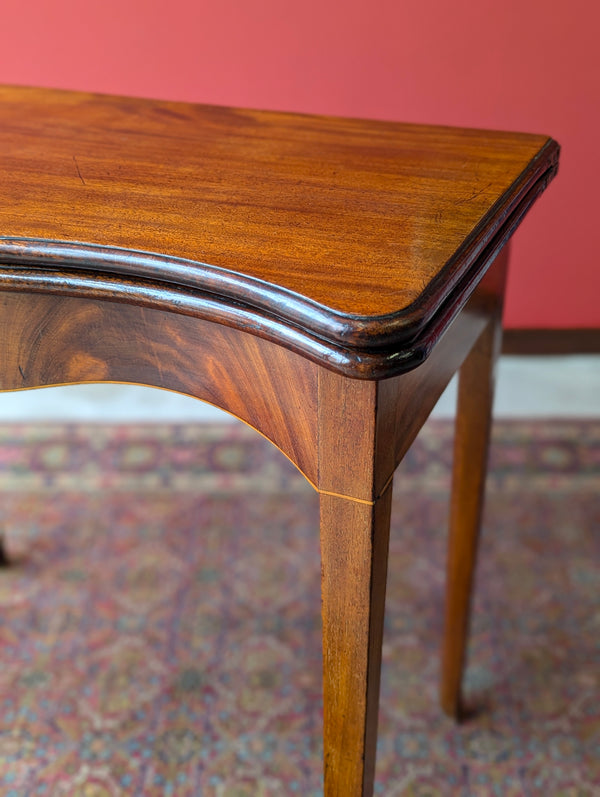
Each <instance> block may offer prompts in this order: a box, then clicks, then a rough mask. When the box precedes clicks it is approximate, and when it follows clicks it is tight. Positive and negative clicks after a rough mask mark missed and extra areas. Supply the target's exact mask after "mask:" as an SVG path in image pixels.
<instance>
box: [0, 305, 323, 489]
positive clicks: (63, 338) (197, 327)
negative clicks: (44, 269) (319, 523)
mask: <svg viewBox="0 0 600 797" xmlns="http://www.w3.org/2000/svg"><path fill="white" fill-rule="evenodd" d="M0 340H2V354H3V356H2V358H0V390H15V389H23V388H32V387H43V386H45V385H57V384H81V383H85V382H131V383H136V384H144V385H153V386H155V387H161V388H167V389H169V390H175V391H178V392H180V393H185V394H188V395H191V396H195V397H196V398H200V399H203V400H205V401H208V402H210V403H211V404H214V405H216V406H218V407H221V408H222V409H225V410H227V411H228V412H231V413H233V414H234V415H235V416H237V417H238V418H241V419H242V420H244V421H245V422H246V423H248V424H250V425H251V426H253V427H254V428H256V429H258V430H259V431H260V432H261V433H262V434H264V435H265V436H266V437H268V438H269V439H270V440H271V441H272V442H273V443H275V445H276V446H277V447H278V448H280V449H281V450H282V451H283V452H284V453H285V454H286V455H287V456H288V457H289V458H290V459H291V460H292V462H294V464H295V465H297V467H298V468H299V469H300V470H301V471H302V472H303V473H304V474H305V475H306V476H307V478H308V479H309V480H310V481H311V482H312V483H315V482H316V480H317V452H316V445H315V439H316V404H317V376H316V367H315V366H313V364H312V363H311V362H309V361H308V360H305V359H303V358H301V357H299V356H298V355H297V354H294V353H293V352H291V351H288V350H287V349H284V348H282V347H281V346H277V345H275V344H274V343H270V342H269V341H265V340H261V339H260V338H257V337H255V336H254V335H250V334H248V333H245V332H242V331H240V330H235V329H230V328H228V327H224V326H220V325H218V324H214V323H212V322H210V321H200V320H198V319H195V318H191V317H188V316H184V315H180V314H178V313H175V312H168V311H165V310H157V309H154V308H145V307H138V306H135V305H130V304H124V303H117V302H111V301H102V300H98V299H96V300H92V299H78V298H74V297H70V296H56V295H49V296H45V295H43V294H27V293H18V292H14V293H1V292H0Z"/></svg>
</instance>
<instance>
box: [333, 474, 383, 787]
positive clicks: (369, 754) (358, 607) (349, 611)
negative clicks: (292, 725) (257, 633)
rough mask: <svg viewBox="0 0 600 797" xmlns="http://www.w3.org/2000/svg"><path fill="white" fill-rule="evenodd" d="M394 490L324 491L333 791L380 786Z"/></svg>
mask: <svg viewBox="0 0 600 797" xmlns="http://www.w3.org/2000/svg"><path fill="white" fill-rule="evenodd" d="M391 493H392V489H391V486H390V487H388V488H387V489H386V490H385V492H384V494H383V496H382V497H380V498H379V499H378V500H377V501H375V503H373V504H371V503H367V502H358V501H355V500H351V499H348V498H342V497H338V496H332V495H321V499H320V500H321V560H322V600H323V604H322V611H323V703H324V778H325V797H370V795H372V794H373V781H374V777H375V747H376V741H377V713H378V707H379V674H380V668H381V643H382V636H383V616H384V607H385V584H386V575H387V556H388V541H389V528H390V507H391Z"/></svg>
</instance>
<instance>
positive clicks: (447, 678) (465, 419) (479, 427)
mask: <svg viewBox="0 0 600 797" xmlns="http://www.w3.org/2000/svg"><path fill="white" fill-rule="evenodd" d="M507 256H508V253H505V254H504V255H502V256H501V259H502V261H503V262H501V263H499V264H498V268H497V271H498V277H499V285H500V286H501V290H499V291H498V295H497V302H496V306H495V307H492V311H491V313H490V320H489V322H488V324H487V325H486V327H485V329H484V330H483V332H482V334H481V335H480V337H479V338H478V340H477V341H476V343H475V345H474V346H473V348H472V350H471V352H470V353H469V355H468V356H467V358H466V360H465V361H464V363H463V365H462V367H461V369H460V372H459V386H458V405H457V417H456V432H455V441H454V470H453V483H452V496H451V503H450V533H449V540H448V562H447V575H446V579H447V580H446V604H445V622H444V636H443V644H442V672H441V689H440V700H441V705H442V708H443V710H444V711H445V712H446V713H447V714H448V715H449V716H451V717H453V718H454V719H460V718H461V714H462V706H461V683H462V678H463V672H464V667H465V660H466V648H467V641H468V633H469V617H470V608H471V595H472V589H473V580H474V572H475V564H476V557H477V545H478V538H479V531H480V525H481V515H482V510H483V501H484V494H485V479H486V473H487V460H488V447H489V437H490V428H491V418H492V404H493V398H494V383H495V369H496V362H497V358H498V355H499V353H500V346H501V342H502V326H501V312H502V302H501V297H502V291H503V286H504V278H505V271H506V262H507ZM499 259H500V258H499ZM498 297H499V298H498ZM493 302H494V297H493V296H491V297H490V303H492V304H493Z"/></svg>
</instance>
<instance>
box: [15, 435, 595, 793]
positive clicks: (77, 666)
mask: <svg viewBox="0 0 600 797" xmlns="http://www.w3.org/2000/svg"><path fill="white" fill-rule="evenodd" d="M451 440H452V427H451V425H450V424H449V423H448V422H444V421H430V422H429V423H428V424H427V425H426V426H425V428H424V430H423V432H422V433H421V435H420V436H419V438H418V439H417V441H416V442H415V444H414V446H413V448H412V449H411V451H410V452H409V454H408V455H407V458H406V459H405V461H404V462H403V463H402V465H401V466H400V468H399V470H398V472H397V475H396V477H395V484H394V506H393V516H392V525H393V528H392V538H391V550H390V572H389V582H388V598H387V606H386V632H385V640H384V664H383V673H382V699H381V710H380V737H379V746H378V758H377V782H376V794H377V795H383V796H384V797H401V796H402V797H404V796H406V797H409V795H410V797H433V796H434V795H461V796H462V797H470V796H471V795H476V796H477V797H484V796H485V797H487V796H488V795H489V796H490V797H491V796H492V795H502V797H513V795H514V797H517V795H519V797H520V796H521V795H544V796H552V797H553V796H554V795H564V797H576V796H577V797H579V796H581V797H583V796H584V795H585V796H587V795H599V794H600V754H599V752H600V690H599V688H598V687H599V683H598V682H599V680H600V656H599V651H598V645H599V640H600V609H599V605H598V595H599V593H600V590H599V589H598V587H599V583H598V582H599V580H600V572H599V566H598V563H599V556H598V554H599V550H598V549H599V547H600V539H599V538H600V534H599V530H600V497H599V496H600V423H595V422H591V421H588V422H552V423H550V422H508V421H507V422H499V423H497V424H496V425H495V428H494V443H493V448H492V455H491V473H490V478H489V483H488V496H487V505H486V512H485V518H484V530H483V536H482V542H481V547H480V558H479V569H478V577H477V588H476V598H475V605H474V614H473V629H472V638H471V647H470V654H469V667H468V672H467V679H466V691H467V695H468V701H469V704H470V706H471V708H472V711H473V717H472V718H471V719H470V720H469V721H468V722H466V723H464V724H463V725H461V726H455V725H454V724H453V723H451V722H450V721H449V720H447V719H446V718H445V717H443V715H442V714H441V711H440V709H439V708H438V705H437V679H438V666H439V662H438V648H439V644H440V636H441V613H442V601H443V585H444V556H445V550H444V546H445V528H446V517H447V502H448V489H449V478H450V464H451V449H452V446H451ZM0 468H1V478H0V494H1V496H0V497H1V517H0V520H1V523H2V528H3V529H4V533H5V536H6V547H7V550H8V553H9V556H10V558H11V560H12V565H11V566H10V567H8V568H3V569H0V656H1V659H0V660H1V662H2V664H1V667H0V795H1V796H2V797H26V796H27V797H28V796H29V795H31V797H33V796H34V795H45V796H46V797H54V796H56V797H117V795H119V796H120V795H144V797H158V796H159V795H160V797H163V795H167V796H169V797H250V796H251V795H252V797H272V796H273V797H274V796H275V795H277V797H280V796H284V797H285V796H287V795H291V797H293V796H294V795H300V796H301V797H313V795H315V796H316V795H322V793H323V786H322V774H321V735H320V734H321V716H322V705H321V638H320V632H321V631H320V598H319V546H318V502H317V496H316V494H315V493H314V492H313V490H312V488H310V487H309V486H308V485H307V484H306V482H305V481H304V479H303V477H302V476H301V475H300V474H298V472H297V471H296V470H295V469H294V468H293V466H291V465H290V463H289V462H288V461H287V460H286V459H285V458H284V457H283V456H282V455H281V454H280V453H279V452H278V451H276V450H275V449H274V448H273V447H271V446H270V445H269V444H268V443H267V442H266V441H264V440H263V439H262V438H260V437H259V436H258V435H256V434H255V433H253V432H251V431H250V430H248V429H246V428H245V427H243V426H241V425H238V424H231V425H229V424H228V425H223V426H202V425H196V426H191V425H190V426H187V425H186V426H184V425H180V426H177V425H168V426H167V425H156V426H134V427H129V428H127V427H123V426H19V425H12V426H2V427H0Z"/></svg>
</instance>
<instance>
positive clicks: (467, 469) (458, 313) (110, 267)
mask: <svg viewBox="0 0 600 797" xmlns="http://www.w3.org/2000/svg"><path fill="white" fill-rule="evenodd" d="M557 162H558V146H557V144H556V143H555V142H554V141H552V140H551V139H548V138H546V137H544V136H534V135H520V134H513V133H502V132H489V131H477V130H462V129H451V128H442V127H428V126H415V125H403V124H396V123H389V122H372V121H359V120H348V119H335V118H327V117H312V116H303V115H295V114H290V113H268V112H258V111H250V110H233V109H228V108H217V107H205V106H198V105H186V104H177V103H169V102H154V101H147V100H133V99H124V98H116V97H104V96H93V95H89V94H80V93H68V92H59V91H51V90H41V89H25V88H3V89H0V180H1V189H2V190H1V191H0V264H1V265H0V337H1V345H2V349H1V351H2V358H1V360H0V388H1V389H3V390H15V389H21V388H31V387H39V386H43V385H56V384H66V383H68V384H72V383H85V382H135V383H143V384H147V385H156V386H159V387H163V388H169V389H172V390H176V391H180V392H182V393H187V394H190V395H192V396H196V397H198V398H200V399H204V400H206V401H209V402H211V403H213V404H215V405H217V406H219V407H222V408H224V409H225V410H227V411H229V412H230V413H233V414H234V415H236V416H237V417H239V418H241V419H242V420H244V421H245V422H246V423H248V424H250V425H251V426H253V427H255V428H256V429H258V430H259V431H260V432H261V433H262V434H263V435H265V436H266V437H267V438H268V439H269V440H271V441H272V442H273V443H274V444H275V445H276V446H278V447H279V448H280V449H281V450H282V451H283V452H284V453H285V454H286V455H287V456H288V457H289V458H290V459H291V460H292V462H294V464H295V465H296V466H297V467H298V468H299V469H300V471H301V472H302V473H303V474H304V475H305V476H306V478H307V479H308V481H309V482H310V483H311V484H312V485H313V486H314V487H315V489H316V490H317V491H318V492H319V496H320V507H321V529H320V533H321V557H322V607H323V609H322V610H323V651H324V693H323V697H324V757H325V781H324V782H325V795H326V796H327V797H334V795H336V797H353V796H354V795H370V794H372V790H373V778H374V769H375V740H376V732H377V709H378V691H379V670H380V661H381V640H382V625H383V613H384V601H385V583H386V567H387V551H388V534H389V521H390V498H391V492H392V489H391V484H392V476H393V473H394V469H395V468H396V466H397V465H398V463H399V462H400V460H401V459H402V457H403V455H404V453H405V452H406V450H407V449H408V447H409V446H410V444H411V442H412V440H413V438H414V437H415V435H416V434H417V432H418V430H419V428H420V427H421V425H422V424H423V422H424V420H425V419H426V417H427V415H428V413H429V412H430V410H431V408H432V407H433V406H434V404H435V402H436V400H437V398H438V397H439V395H440V394H441V392H442V391H443V389H444V388H445V386H446V384H447V383H448V381H449V379H450V378H451V376H452V375H453V374H454V372H455V371H457V370H458V369H459V368H460V386H459V400H458V420H457V429H456V442H455V470H454V484H453V491H452V501H451V522H450V541H449V557H448V587H447V606H446V626H445V636H444V645H443V668H442V669H443V675H442V687H441V694H442V705H443V707H444V709H445V710H446V711H447V712H449V713H450V714H451V715H458V713H459V710H460V682H461V674H462V670H463V663H464V657H465V644H466V638H467V629H468V614H469V598H470V591H471V582H472V574H473V567H474V561H475V552H476V542H477V535H478V529H479V524H480V515H481V506H482V500H483V492H484V479H485V470H486V458H487V445H488V433H489V426H490V408H491V403H492V393H493V371H494V362H495V360H496V357H497V354H498V349H499V345H500V336H501V309H502V299H503V293H504V283H505V273H506V256H505V252H506V248H505V249H504V251H502V252H501V250H502V249H503V247H505V245H506V242H507V241H508V239H509V237H510V236H511V234H512V233H513V231H514V229H515V228H516V226H517V225H518V224H519V222H520V221H521V220H522V218H523V216H524V215H525V214H526V212H527V211H528V209H529V207H530V206H531V204H532V203H533V202H534V201H535V200H536V199H537V197H538V196H539V195H540V193H541V192H542V191H543V190H544V188H545V187H546V185H547V184H548V182H549V180H550V179H551V178H552V177H553V176H554V174H555V172H556V169H557ZM199 533H201V531H199ZM239 533H240V534H243V533H244V531H243V529H240V530H239ZM265 543H267V541H265ZM223 577H224V578H226V577H227V574H223ZM406 610H407V611H410V607H408V606H407V609H406ZM398 666H401V662H399V664H398Z"/></svg>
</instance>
